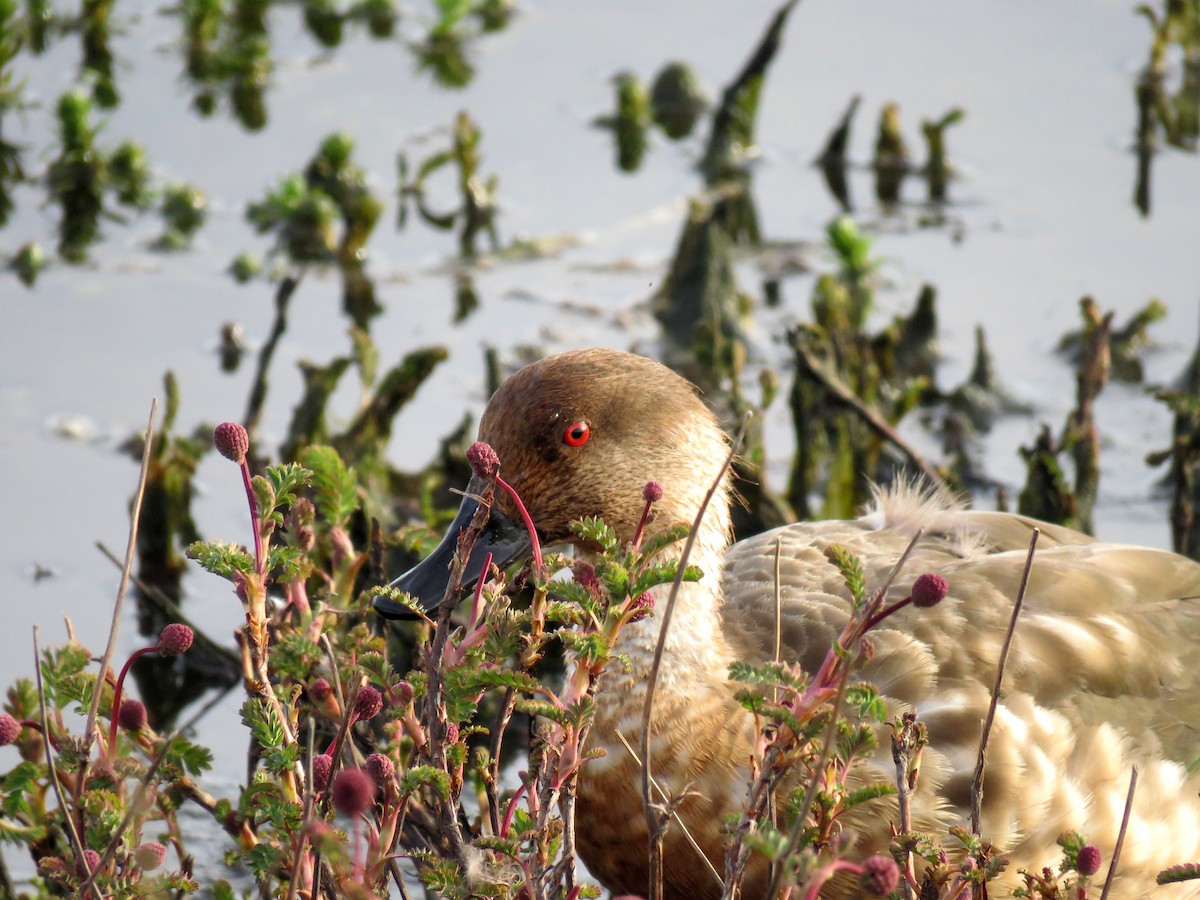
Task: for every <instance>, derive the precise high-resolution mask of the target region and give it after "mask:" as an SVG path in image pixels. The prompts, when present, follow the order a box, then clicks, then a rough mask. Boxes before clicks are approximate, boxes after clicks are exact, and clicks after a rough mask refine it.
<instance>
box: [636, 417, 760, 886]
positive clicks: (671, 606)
mask: <svg viewBox="0 0 1200 900" xmlns="http://www.w3.org/2000/svg"><path fill="white" fill-rule="evenodd" d="M749 421H750V418H749V416H748V415H747V416H746V417H745V418H743V420H742V425H741V428H739V429H738V433H737V436H736V437H735V438H734V439H733V443H732V444H731V445H730V447H729V453H728V454H726V456H725V461H724V462H723V463H722V464H721V468H720V470H719V471H718V472H717V477H716V478H714V479H713V483H712V484H711V485H709V488H708V492H707V493H705V495H704V500H703V502H701V504H700V509H699V510H698V511H697V513H696V518H695V520H694V521H693V522H692V528H691V531H689V532H688V536H687V540H686V541H685V542H684V544H683V552H682V553H681V554H680V555H679V566H678V569H677V571H676V572H675V581H674V582H673V583H672V584H671V593H670V594H669V595H667V608H666V611H665V612H664V613H663V618H662V624H661V625H660V626H659V628H658V644H657V646H655V648H654V661H653V662H652V663H651V664H650V675H649V677H648V678H647V679H646V701H645V704H644V705H643V707H642V733H641V741H640V743H641V754H642V807H643V809H644V810H645V813H646V831H647V834H648V835H649V843H650V885H649V888H650V900H662V896H663V883H662V837H663V832H664V830H665V828H666V819H665V818H663V817H661V816H660V815H659V814H658V812H657V811H656V806H655V804H654V803H653V802H652V800H651V796H650V783H651V781H652V780H653V777H654V776H653V772H652V771H651V762H652V761H651V758H650V720H651V716H652V714H653V712H654V689H655V687H656V686H657V685H658V671H659V669H660V668H661V667H662V658H663V651H664V650H665V648H666V645H667V633H668V631H669V629H670V627H671V614H672V613H673V612H674V611H675V600H676V599H677V598H678V597H679V586H680V585H681V584H683V576H684V574H685V572H686V571H687V561H688V557H689V556H691V553H692V547H693V546H695V544H696V532H697V531H698V530H699V528H700V523H701V522H702V521H703V520H704V514H705V513H706V512H708V505H709V503H710V502H711V501H712V498H713V496H714V495H715V494H716V493H717V490H718V489H719V488H720V487H721V484H722V483H723V482H724V481H725V474H726V473H727V472H728V471H729V467H730V466H731V465H733V459H734V457H735V456H736V455H737V450H738V447H739V446H741V443H742V438H743V437H744V436H745V434H746V426H747V425H748V424H749Z"/></svg>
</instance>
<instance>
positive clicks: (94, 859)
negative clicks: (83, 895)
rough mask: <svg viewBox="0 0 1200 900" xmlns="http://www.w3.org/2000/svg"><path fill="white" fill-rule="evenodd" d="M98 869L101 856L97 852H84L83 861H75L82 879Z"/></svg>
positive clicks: (76, 868) (76, 869) (90, 850)
mask: <svg viewBox="0 0 1200 900" xmlns="http://www.w3.org/2000/svg"><path fill="white" fill-rule="evenodd" d="M98 868H100V854H99V853H97V852H96V851H95V850H92V849H88V850H84V851H83V859H77V860H75V871H76V872H78V873H79V876H80V877H81V878H87V877H88V876H89V875H91V874H92V873H93V872H95V871H96V870H97V869H98Z"/></svg>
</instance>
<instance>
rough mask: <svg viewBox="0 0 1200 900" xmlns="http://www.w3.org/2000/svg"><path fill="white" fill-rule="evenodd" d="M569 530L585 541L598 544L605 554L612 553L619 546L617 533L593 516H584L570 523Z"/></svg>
mask: <svg viewBox="0 0 1200 900" xmlns="http://www.w3.org/2000/svg"><path fill="white" fill-rule="evenodd" d="M569 527H570V529H571V531H572V532H573V533H574V534H575V535H576V536H577V537H580V538H582V539H583V540H585V541H588V542H590V543H593V544H597V545H599V547H600V549H601V550H603V551H604V553H606V554H609V555H611V554H614V553H616V552H617V551H618V550H619V549H620V548H621V542H620V541H618V540H617V533H616V532H615V531H613V530H612V529H611V528H609V527H608V526H607V525H605V524H604V521H603V520H601V519H598V518H595V517H593V516H584V517H583V518H582V519H578V520H577V521H574V522H572V523H571V524H570V526H569Z"/></svg>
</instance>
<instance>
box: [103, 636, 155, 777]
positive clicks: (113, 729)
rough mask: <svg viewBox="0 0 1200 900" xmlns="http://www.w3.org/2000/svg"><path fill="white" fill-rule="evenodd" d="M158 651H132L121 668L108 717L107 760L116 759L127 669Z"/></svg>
mask: <svg viewBox="0 0 1200 900" xmlns="http://www.w3.org/2000/svg"><path fill="white" fill-rule="evenodd" d="M156 650H158V645H157V644H156V645H155V646H153V647H143V648H142V649H141V650H135V651H133V654H132V655H131V656H130V657H129V659H127V660H125V665H124V666H123V667H122V668H121V674H120V675H118V676H117V686H116V687H115V688H114V689H113V705H112V716H111V717H110V721H109V726H108V757H109V759H114V758H116V755H117V717H118V716H119V714H120V712H121V688H122V686H123V685H124V684H125V676H126V675H128V674H129V667H130V666H132V665H133V661H134V660H135V659H137V658H138V657H139V656H145V655H146V654H147V653H154V652H155V651H156ZM96 690H100V684H99V682H97V684H96Z"/></svg>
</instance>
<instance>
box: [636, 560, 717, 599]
mask: <svg viewBox="0 0 1200 900" xmlns="http://www.w3.org/2000/svg"><path fill="white" fill-rule="evenodd" d="M678 571H679V561H678V560H674V559H673V560H670V561H668V562H664V563H659V564H658V565H654V566H651V567H650V568H648V569H646V571H644V572H642V574H641V575H639V576H638V577H637V580H636V581H635V582H634V583H633V586H632V587H631V588H629V595H630V596H631V597H640V596H641V595H642V594H644V593H646V591H648V590H650V589H651V588H654V587H658V586H659V585H660V584H671V583H672V582H674V581H675V574H676V573H677V572H678ZM703 575H704V573H703V572H701V571H700V569H699V568H697V567H696V566H688V567H687V568H686V569H684V570H683V581H699V580H700V579H701V578H702V577H703Z"/></svg>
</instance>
